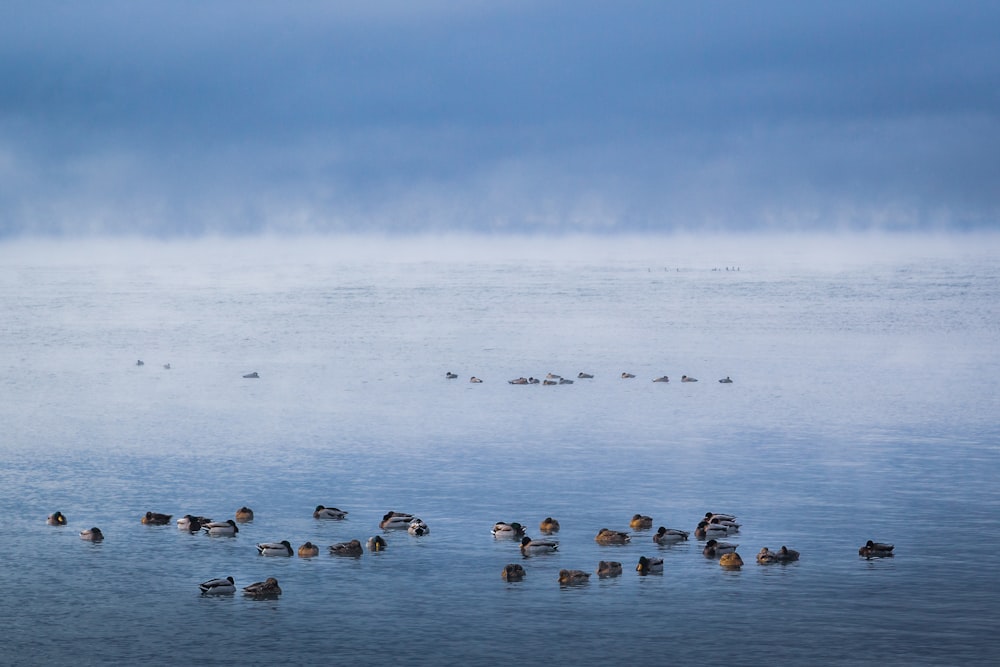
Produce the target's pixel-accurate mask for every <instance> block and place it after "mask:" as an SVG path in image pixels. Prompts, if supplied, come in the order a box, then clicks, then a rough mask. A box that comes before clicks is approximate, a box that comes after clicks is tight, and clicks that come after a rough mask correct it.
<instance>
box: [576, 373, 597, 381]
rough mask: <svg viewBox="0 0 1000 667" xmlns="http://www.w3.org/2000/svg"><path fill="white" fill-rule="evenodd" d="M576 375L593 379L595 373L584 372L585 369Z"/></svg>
mask: <svg viewBox="0 0 1000 667" xmlns="http://www.w3.org/2000/svg"><path fill="white" fill-rule="evenodd" d="M576 376H577V377H578V378H580V379H581V380H593V379H594V376H593V374H591V373H584V372H583V371H581V372H579V373H577V374H576Z"/></svg>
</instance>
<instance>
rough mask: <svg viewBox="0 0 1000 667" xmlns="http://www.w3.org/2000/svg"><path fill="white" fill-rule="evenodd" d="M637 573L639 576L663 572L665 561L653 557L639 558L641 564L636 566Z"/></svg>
mask: <svg viewBox="0 0 1000 667" xmlns="http://www.w3.org/2000/svg"><path fill="white" fill-rule="evenodd" d="M635 571H636V572H638V573H639V574H653V573H656V572H663V559H662V558H656V557H653V556H639V564H638V565H636V566H635Z"/></svg>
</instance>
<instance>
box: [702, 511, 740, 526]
mask: <svg viewBox="0 0 1000 667" xmlns="http://www.w3.org/2000/svg"><path fill="white" fill-rule="evenodd" d="M712 519H718V520H719V521H736V515H735V514H722V513H721V512H705V521H706V522H707V523H711V522H712Z"/></svg>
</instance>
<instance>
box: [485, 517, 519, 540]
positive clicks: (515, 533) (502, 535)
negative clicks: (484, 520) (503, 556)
mask: <svg viewBox="0 0 1000 667" xmlns="http://www.w3.org/2000/svg"><path fill="white" fill-rule="evenodd" d="M490 532H491V533H493V537H496V538H497V539H511V540H513V539H521V538H522V537H524V526H522V525H521V524H519V523H517V522H516V521H515V522H514V523H504V522H503V521H497V522H496V523H495V524H493V529H492V530H491V531H490Z"/></svg>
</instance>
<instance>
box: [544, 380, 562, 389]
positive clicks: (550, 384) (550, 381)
mask: <svg viewBox="0 0 1000 667" xmlns="http://www.w3.org/2000/svg"><path fill="white" fill-rule="evenodd" d="M542 384H543V385H545V386H547V387H551V386H553V385H557V384H559V383H558V382H557V381H555V380H548V379H546V380H542Z"/></svg>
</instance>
